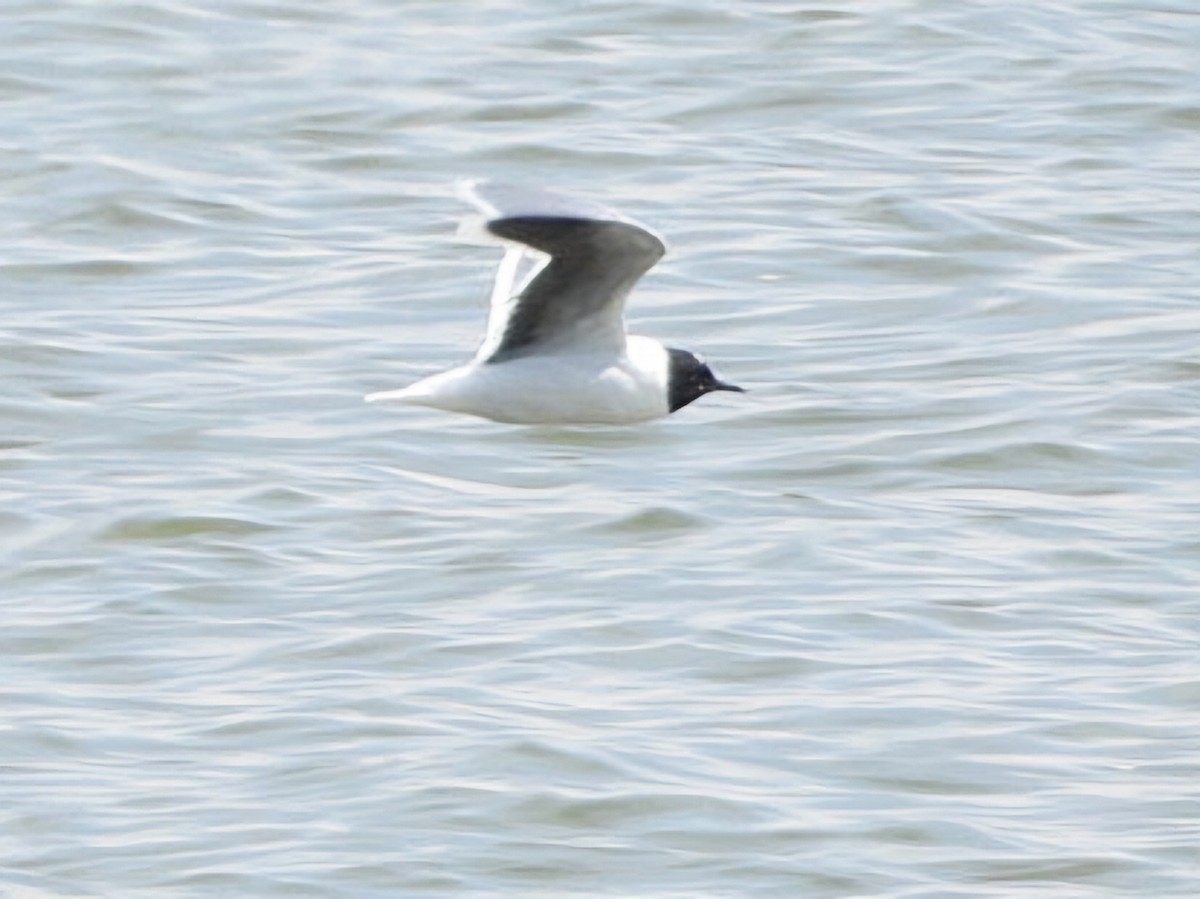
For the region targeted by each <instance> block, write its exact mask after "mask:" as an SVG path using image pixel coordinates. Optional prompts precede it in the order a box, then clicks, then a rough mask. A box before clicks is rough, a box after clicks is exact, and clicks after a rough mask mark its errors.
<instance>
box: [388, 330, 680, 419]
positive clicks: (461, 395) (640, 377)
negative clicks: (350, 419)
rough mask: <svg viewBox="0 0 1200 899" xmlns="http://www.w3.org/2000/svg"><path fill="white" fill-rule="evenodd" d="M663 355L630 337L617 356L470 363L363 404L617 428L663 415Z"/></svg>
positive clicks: (657, 346) (568, 353)
mask: <svg viewBox="0 0 1200 899" xmlns="http://www.w3.org/2000/svg"><path fill="white" fill-rule="evenodd" d="M667 374H668V359H667V351H666V350H665V349H664V348H663V345H662V344H661V343H659V342H658V341H657V340H652V339H651V338H649V337H637V336H634V335H630V336H629V337H627V338H626V346H625V352H624V353H620V354H613V353H612V352H605V351H603V350H598V351H594V352H583V353H581V352H579V350H578V349H575V348H570V349H567V350H565V351H563V352H557V353H555V352H551V353H539V354H537V355H535V356H526V357H524V358H520V359H512V360H509V361H507V362H500V363H496V364H492V363H488V362H480V361H479V360H475V361H472V362H470V363H468V364H467V365H463V366H460V367H459V368H454V369H451V370H450V371H447V372H442V373H441V374H437V375H433V376H432V377H429V378H425V379H424V380H422V381H418V382H417V383H416V384H413V385H412V386H410V387H405V388H404V389H402V390H389V391H385V392H382V393H372V394H370V395H369V396H368V397H367V402H381V401H398V402H404V403H412V404H415V405H419V406H432V407H434V408H435V409H445V410H447V411H450V412H464V413H467V414H468V415H479V416H482V417H484V418H490V419H492V420H494V421H503V422H510V423H513V424H547V423H555V422H559V423H562V422H571V423H577V424H588V423H591V424H624V423H630V422H637V421H647V420H649V419H652V418H659V417H661V416H663V415H666V414H667V413H668V412H669V411H670V409H669V408H668V405H667Z"/></svg>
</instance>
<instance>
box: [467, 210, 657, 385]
mask: <svg viewBox="0 0 1200 899" xmlns="http://www.w3.org/2000/svg"><path fill="white" fill-rule="evenodd" d="M487 228H488V230H489V231H491V232H492V233H493V234H495V235H496V236H497V237H499V238H502V239H503V240H508V241H514V242H516V243H521V244H524V245H526V246H528V247H532V248H533V249H535V250H539V251H541V252H543V253H546V254H547V255H548V256H549V257H550V261H549V262H548V263H546V265H545V266H544V267H543V268H542V269H541V270H540V271H539V272H538V273H537V274H536V275H535V276H534V278H533V280H532V281H530V282H529V284H528V285H527V286H526V287H525V289H524V290H522V291H521V294H520V296H519V297H518V299H517V302H516V304H515V306H514V308H513V309H512V313H511V315H510V316H509V319H508V322H507V324H506V326H505V328H504V332H503V336H502V337H501V338H500V343H499V345H498V346H497V347H496V350H495V352H493V353H492V354H491V355H490V356H489V357H488V358H487V360H486V361H487V362H503V361H505V360H507V359H513V358H516V357H518V356H523V355H525V354H527V353H529V352H532V351H534V349H535V348H537V347H539V346H543V345H549V344H559V343H561V344H569V343H572V342H578V343H580V344H597V345H606V344H611V346H612V347H613V348H614V350H615V351H619V350H620V349H621V348H623V346H624V341H625V324H624V321H623V320H622V311H623V308H624V305H625V297H626V296H627V295H628V293H629V291H630V290H631V289H632V288H633V285H634V284H636V283H637V281H638V279H639V278H641V277H642V275H644V274H645V273H646V272H647V271H649V270H650V268H652V267H653V266H654V264H655V263H656V262H658V260H659V259H661V258H662V256H663V253H665V252H666V247H664V246H663V243H662V241H661V240H659V239H658V238H657V237H656V236H655V235H653V234H651V233H650V232H649V231H646V230H645V229H643V228H639V227H638V226H637V225H633V224H629V223H627V222H621V221H599V220H595V219H584V218H570V217H565V216H548V215H523V216H513V217H510V218H500V219H494V220H492V221H490V222H488V223H487Z"/></svg>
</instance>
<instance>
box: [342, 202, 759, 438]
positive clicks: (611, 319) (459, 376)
mask: <svg viewBox="0 0 1200 899" xmlns="http://www.w3.org/2000/svg"><path fill="white" fill-rule="evenodd" d="M462 195H463V197H464V199H466V200H467V201H468V202H469V203H471V204H472V205H473V206H474V207H475V208H476V209H477V210H478V211H479V213H480V216H478V217H475V218H472V219H469V220H467V221H466V222H464V227H463V228H462V229H460V233H464V232H465V233H468V234H472V235H476V236H483V237H486V238H488V239H490V240H492V241H499V242H500V243H501V244H503V245H504V247H505V252H504V257H503V259H501V261H500V268H499V270H498V271H497V272H496V281H495V284H494V286H493V288H492V295H491V308H490V312H489V315H488V323H487V332H486V335H485V336H484V339H483V343H482V344H481V345H480V347H479V350H478V351H477V352H476V353H475V357H474V358H473V359H472V360H471V361H470V362H468V363H467V364H466V365H462V366H459V367H458V368H453V369H450V370H449V371H445V372H442V373H441V374H436V375H432V376H431V377H428V378H425V379H424V380H421V381H418V382H416V383H415V384H412V385H411V386H409V387H405V388H403V389H400V390H387V391H382V392H379V393H371V394H368V395H367V397H366V400H367V402H369V403H373V402H389V401H393V400H394V401H399V402H405V403H414V404H417V405H421V406H432V407H434V408H436V409H445V410H449V411H452V412H464V413H467V414H470V415H478V416H482V417H484V418H490V419H492V420H494V421H502V422H511V423H514V424H629V423H634V422H641V421H648V420H650V419H654V418H659V417H661V416H664V415H669V414H670V413H672V412H676V411H678V410H679V409H682V408H683V407H684V406H686V405H688V404H689V403H691V402H693V401H694V400H696V399H699V398H700V397H702V396H704V395H705V394H706V393H712V392H714V391H734V392H737V393H744V392H745V391H744V390H743V389H742V388H741V387H737V386H734V385H733V384H727V383H726V382H724V381H722V380H720V379H718V378H717V376H716V375H715V374H713V371H712V369H711V368H709V366H708V365H707V363H705V361H704V360H703V359H702V358H701V357H700V356H698V355H696V354H695V353H692V352H690V351H688V350H684V349H678V348H676V347H667V346H663V344H661V343H660V342H659V341H657V340H654V339H652V338H650V337H639V336H637V335H632V334H626V332H625V322H624V319H623V316H622V313H623V311H624V308H625V299H626V297H627V296H628V295H629V292H630V291H631V290H632V289H633V286H634V285H635V284H636V283H637V282H638V279H640V278H641V277H642V275H644V274H645V273H646V272H648V271H649V270H650V269H651V268H652V267H653V266H654V264H655V263H656V262H658V260H659V259H661V258H662V256H663V254H664V253H665V252H666V247H665V245H664V244H663V241H662V238H660V237H659V236H658V235H657V234H655V233H654V232H653V231H651V230H650V229H649V228H647V227H646V226H645V225H641V224H639V223H638V222H635V221H634V220H632V219H630V218H626V217H625V216H623V215H621V214H620V213H619V212H616V211H615V210H613V209H609V208H607V207H605V206H601V205H599V204H597V203H592V202H589V201H586V200H580V199H575V198H572V197H567V196H564V195H562V194H558V193H554V192H552V191H548V190H542V189H533V188H523V187H517V186H514V185H508V184H500V183H495V182H492V181H473V182H467V183H465V184H464V185H463V188H462Z"/></svg>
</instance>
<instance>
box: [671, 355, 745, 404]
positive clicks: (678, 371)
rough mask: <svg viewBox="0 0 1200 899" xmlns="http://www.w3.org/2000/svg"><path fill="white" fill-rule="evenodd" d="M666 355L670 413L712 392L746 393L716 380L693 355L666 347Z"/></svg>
mask: <svg viewBox="0 0 1200 899" xmlns="http://www.w3.org/2000/svg"><path fill="white" fill-rule="evenodd" d="M667 355H668V356H669V359H670V362H669V367H668V369H667V403H668V404H669V405H670V407H671V411H672V412H675V411H677V410H679V409H682V408H683V407H684V406H686V405H687V404H688V403H690V402H691V401H692V400H695V399H699V398H700V397H702V396H704V394H706V393H712V392H713V391H714V390H732V391H733V392H735V393H745V392H746V391H745V390H743V389H742V388H741V387H737V386H735V385H733V384H726V383H725V382H724V381H719V380H717V376H716V375H714V374H713V373H712V369H711V368H709V367H708V365H707V364H706V363H705V361H704V360H703V359H701V358H700V357H699V356H697V355H696V354H695V353H689V352H688V351H687V350H680V349H675V348H674V347H668V348H667Z"/></svg>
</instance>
